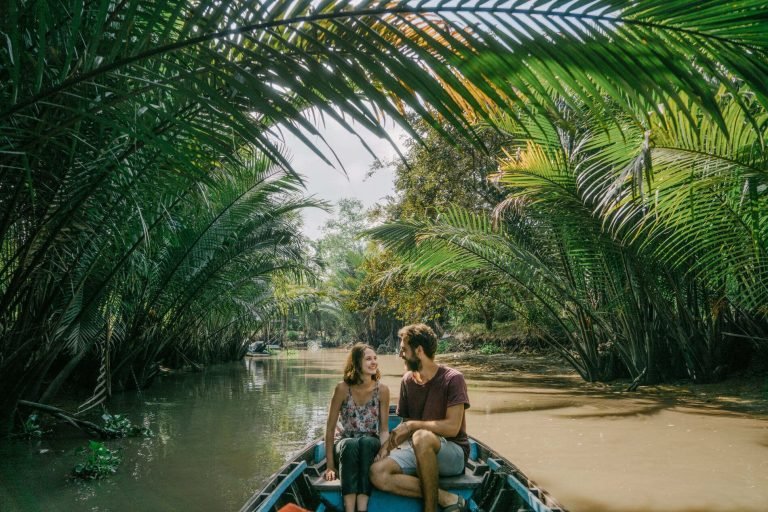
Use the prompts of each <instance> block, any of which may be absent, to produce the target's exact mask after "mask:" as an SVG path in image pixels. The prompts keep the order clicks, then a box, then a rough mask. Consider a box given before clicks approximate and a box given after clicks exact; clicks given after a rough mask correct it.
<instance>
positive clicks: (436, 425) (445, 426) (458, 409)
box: [402, 404, 464, 437]
mask: <svg viewBox="0 0 768 512" xmlns="http://www.w3.org/2000/svg"><path fill="white" fill-rule="evenodd" d="M463 419H464V404H456V405H452V406H450V407H448V410H447V411H446V413H445V419H442V420H430V421H421V420H405V421H403V423H402V424H403V425H405V426H406V428H408V430H410V432H411V433H413V432H416V431H417V430H422V429H423V430H429V431H430V432H434V433H435V434H437V435H439V436H442V437H456V435H457V434H458V433H459V430H460V429H461V422H462V420H463ZM409 435H410V434H409Z"/></svg>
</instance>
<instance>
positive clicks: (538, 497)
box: [240, 407, 566, 512]
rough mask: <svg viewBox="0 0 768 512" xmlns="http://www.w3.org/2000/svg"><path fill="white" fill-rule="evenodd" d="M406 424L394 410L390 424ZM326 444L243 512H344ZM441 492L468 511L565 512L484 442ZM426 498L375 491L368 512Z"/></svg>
mask: <svg viewBox="0 0 768 512" xmlns="http://www.w3.org/2000/svg"><path fill="white" fill-rule="evenodd" d="M400 421H401V419H400V418H398V417H397V416H395V414H394V407H390V417H389V426H390V429H394V428H395V426H397V424H399V423H400ZM325 455H326V452H325V443H324V442H323V440H322V439H319V440H317V441H314V442H312V443H310V444H308V445H307V446H305V447H304V448H302V450H301V451H300V452H299V453H298V454H296V456H294V457H293V459H292V460H290V461H289V462H288V463H287V464H286V465H285V466H283V467H282V468H281V469H280V470H279V471H278V472H277V473H275V474H274V475H272V477H271V478H270V480H269V481H268V482H267V484H266V485H265V486H264V488H263V489H261V490H260V491H259V492H257V493H256V494H254V495H253V496H252V497H251V498H250V499H249V500H248V501H247V502H246V504H245V505H244V506H243V508H242V509H241V511H240V512H276V511H278V510H279V509H280V508H283V507H284V506H286V505H287V504H289V503H294V504H296V505H298V506H300V507H302V508H304V509H307V510H312V511H315V512H334V511H343V510H344V507H343V505H342V498H341V483H340V482H339V480H334V481H332V482H327V481H325V479H324V478H323V472H324V471H325ZM440 488H441V489H445V490H447V491H449V492H452V493H455V494H459V495H461V496H462V497H464V499H465V500H467V502H468V504H469V510H472V511H476V512H477V511H482V512H527V511H534V512H565V511H566V509H565V507H563V506H562V505H560V504H559V503H558V502H557V501H556V500H555V499H554V498H552V497H551V496H550V495H549V494H548V493H547V492H546V491H544V490H543V489H541V488H540V487H538V486H537V485H536V484H535V483H534V482H533V481H531V480H530V479H529V478H528V477H526V476H525V475H524V474H523V472H522V471H520V470H519V469H518V468H517V467H516V466H515V465H514V464H512V463H511V462H509V461H508V460H507V459H505V458H504V457H502V456H501V455H499V454H498V453H497V452H495V451H493V450H492V449H491V448H489V447H488V446H486V445H485V444H483V443H481V442H480V441H478V440H476V439H473V438H471V437H470V457H469V460H468V461H467V464H466V467H465V468H464V474H463V475H459V476H454V477H449V478H441V479H440ZM421 510H422V503H421V500H418V499H414V498H405V497H402V496H395V495H393V494H390V493H386V492H382V491H379V490H377V489H374V491H373V493H372V494H371V497H370V501H369V502H368V511H369V512H393V511H396V512H421Z"/></svg>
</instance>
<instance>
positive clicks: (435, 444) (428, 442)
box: [411, 430, 440, 512]
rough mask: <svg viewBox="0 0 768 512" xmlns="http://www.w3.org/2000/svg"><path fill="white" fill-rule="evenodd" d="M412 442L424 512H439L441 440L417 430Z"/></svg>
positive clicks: (431, 434) (424, 431)
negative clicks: (438, 463)
mask: <svg viewBox="0 0 768 512" xmlns="http://www.w3.org/2000/svg"><path fill="white" fill-rule="evenodd" d="M411 440H412V442H413V453H414V454H415V455H416V468H417V471H418V473H419V482H420V483H421V495H422V497H423V498H424V512H437V497H438V470H437V452H439V451H440V439H439V438H438V437H437V436H436V435H435V434H434V433H432V432H430V431H428V430H417V431H416V432H414V433H413V437H412V438H411Z"/></svg>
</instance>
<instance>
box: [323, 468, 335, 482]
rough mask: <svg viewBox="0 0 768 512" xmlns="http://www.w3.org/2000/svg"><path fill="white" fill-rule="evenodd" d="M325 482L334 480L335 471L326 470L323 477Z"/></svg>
mask: <svg viewBox="0 0 768 512" xmlns="http://www.w3.org/2000/svg"><path fill="white" fill-rule="evenodd" d="M323 476H324V477H325V479H326V480H328V481H331V480H336V470H335V469H326V470H325V474H324V475H323Z"/></svg>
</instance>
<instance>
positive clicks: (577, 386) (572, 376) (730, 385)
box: [437, 352, 768, 506]
mask: <svg viewBox="0 0 768 512" xmlns="http://www.w3.org/2000/svg"><path fill="white" fill-rule="evenodd" d="M437 359H438V360H439V361H440V362H442V363H443V364H447V365H450V366H454V367H456V368H458V369H460V370H461V371H462V372H464V374H465V375H467V376H468V377H471V378H473V379H478V380H495V381H501V382H504V381H508V382H512V381H516V380H524V381H526V382H531V383H533V382H539V383H540V384H542V385H544V384H546V385H549V386H554V387H563V388H568V389H570V390H571V392H572V393H575V394H584V395H600V394H604V395H606V396H625V397H636V398H647V399H657V400H661V401H664V402H665V403H667V404H669V403H670V402H674V403H677V404H679V405H680V406H690V407H697V408H703V409H708V408H711V409H718V410H723V411H731V412H734V413H745V414H755V415H759V416H768V373H753V374H748V375H740V376H736V377H731V378H728V379H726V380H724V381H722V382H717V383H712V384H694V383H692V382H690V381H679V382H676V383H673V384H660V385H651V386H640V387H638V388H637V390H636V391H631V392H630V391H627V387H628V386H629V384H630V381H629V380H626V379H624V380H617V381H615V382H610V383H600V382H585V381H584V380H583V379H582V378H581V377H580V376H579V375H578V374H577V373H576V372H575V371H574V370H573V369H571V367H570V366H568V364H567V363H565V362H564V361H562V360H560V359H559V358H558V357H557V356H553V355H525V354H524V355H515V354H493V355H486V354H479V353H477V352H455V353H449V354H441V355H439V356H438V357H437ZM767 506H768V505H767Z"/></svg>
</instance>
